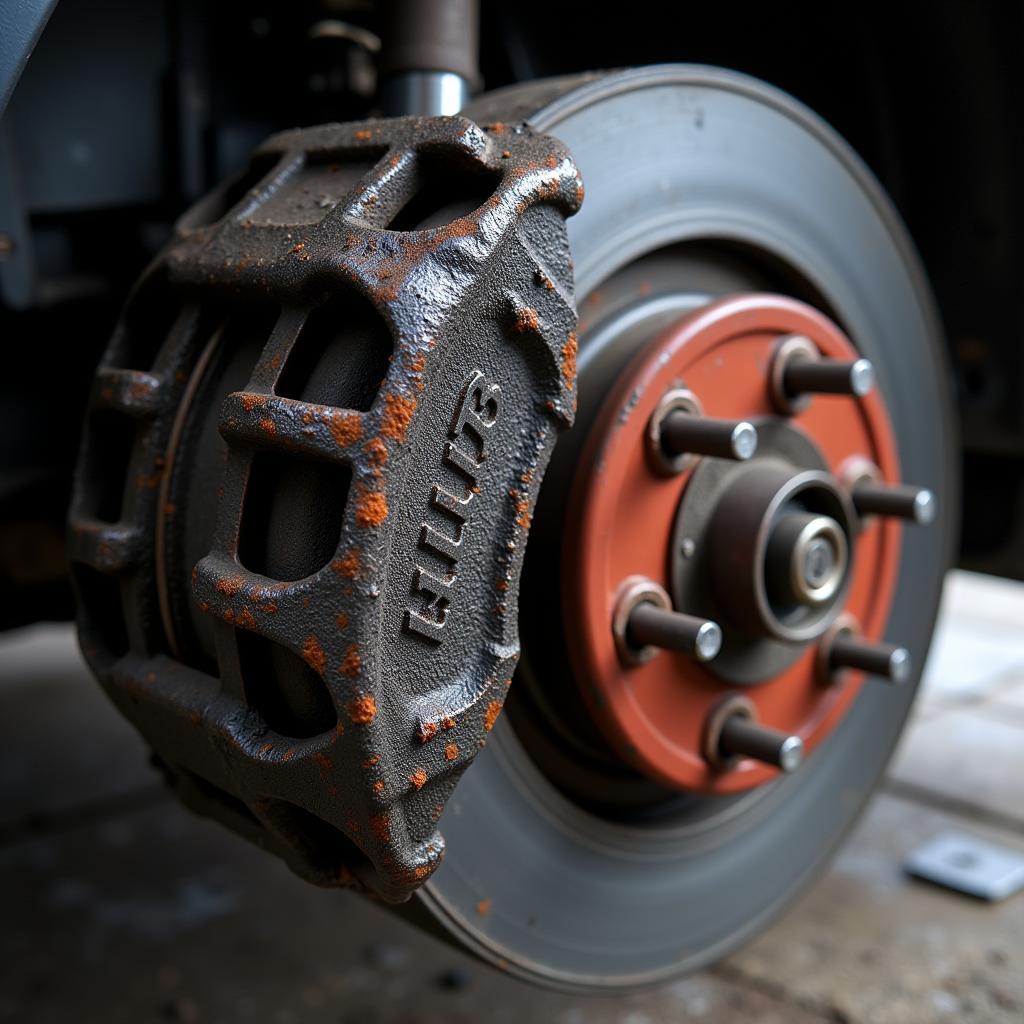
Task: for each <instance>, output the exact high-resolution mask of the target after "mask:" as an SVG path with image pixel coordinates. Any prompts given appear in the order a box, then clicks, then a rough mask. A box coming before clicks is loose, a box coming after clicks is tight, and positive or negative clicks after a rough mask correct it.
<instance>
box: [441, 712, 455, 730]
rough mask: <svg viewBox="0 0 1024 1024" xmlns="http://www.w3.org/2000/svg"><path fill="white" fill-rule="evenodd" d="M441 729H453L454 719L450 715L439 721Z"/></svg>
mask: <svg viewBox="0 0 1024 1024" xmlns="http://www.w3.org/2000/svg"><path fill="white" fill-rule="evenodd" d="M441 728H442V729H454V728H455V719H454V718H452V717H451V715H445V716H444V718H442V719H441Z"/></svg>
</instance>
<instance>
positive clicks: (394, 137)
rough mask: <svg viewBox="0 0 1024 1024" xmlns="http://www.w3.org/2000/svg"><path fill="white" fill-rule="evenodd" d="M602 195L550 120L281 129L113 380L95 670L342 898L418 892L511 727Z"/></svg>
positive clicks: (87, 472) (105, 438)
mask: <svg viewBox="0 0 1024 1024" xmlns="http://www.w3.org/2000/svg"><path fill="white" fill-rule="evenodd" d="M582 195H583V190H582V185H581V182H580V178H579V175H578V172H577V170H576V167H575V166H574V164H573V162H572V159H571V158H570V156H569V154H568V153H567V151H566V150H565V149H564V147H562V146H561V145H560V144H559V143H558V142H557V141H555V140H553V139H551V138H548V137H545V136H541V135H538V134H536V133H534V132H532V131H531V130H530V129H529V128H528V127H526V126H522V125H518V126H511V125H510V126H506V125H500V124H494V125H488V126H484V127H483V128H481V127H479V126H477V125H476V124H473V123H472V122H470V121H468V120H466V119H464V118H434V119H417V118H403V119H397V120H387V121H375V122H365V123H360V124H353V125H331V126H325V127H318V128H312V129H308V130H301V131H294V132H289V133H285V134H282V135H278V136H275V137H274V138H272V139H270V140H269V141H268V142H267V143H266V144H264V146H263V147H262V148H261V149H260V150H259V151H258V152H257V153H256V154H255V156H254V158H253V160H252V163H251V166H250V170H249V173H248V174H247V175H246V176H245V177H244V178H243V179H242V180H241V181H240V182H238V183H236V184H233V185H228V186H225V187H224V188H222V189H220V190H219V191H218V192H216V193H214V194H213V195H211V196H209V197H207V199H205V200H203V201H202V202H201V203H199V204H198V205H197V206H196V207H195V208H193V210H192V211H190V212H189V213H188V214H186V216H185V217H184V218H183V219H182V220H181V222H180V223H179V225H178V227H177V230H176V234H175V238H174V239H173V241H172V242H171V243H170V244H169V246H168V247H167V248H166V249H165V250H164V252H163V253H162V254H161V256H160V257H159V258H158V259H157V260H156V262H155V264H154V265H153V266H152V267H151V268H150V269H149V270H148V271H147V273H146V274H145V275H144V277H143V279H142V281H141V282H140V283H139V285H138V286H137V288H136V290H135V292H134V294H133V295H132V297H131V298H130V299H129V302H128V304H127V307H126V309H125V313H124V316H123V317H122V320H121V322H120V324H119V325H118V328H117V330H116V332H115V335H114V338H113V340H112V342H111V345H110V348H109V350H108V352H107V354H106V356H105V357H104V360H103V363H102V365H101V367H100V369H99V371H98V373H97V377H96V382H95V386H94V389H93V393H92V399H91V402H90V407H89V412H88V417H87V424H86V431H85V437H84V440H83V448H82V454H81V458H80V464H79V468H78V479H77V486H76V495H75V500H74V503H73V508H72V514H71V524H70V537H71V544H70V548H71V557H72V563H73V571H74V575H75V582H76V586H77V589H78V593H79V599H80V600H79V606H80V609H81V610H80V623H79V624H80V633H81V639H82V646H83V649H84V650H85V653H86V656H87V658H88V660H89V663H90V665H91V667H92V669H93V671H94V672H95V673H96V675H97V676H98V677H99V679H100V681H101V682H102V684H103V685H104V687H105V688H106V690H107V692H108V693H109V694H110V696H111V697H112V699H113V700H114V701H115V703H116V704H117V705H118V707H119V708H120V709H121V711H122V712H123V713H124V714H125V715H126V716H127V717H128V718H129V719H131V720H132V721H133V722H134V723H135V725H136V726H137V727H138V728H139V729H140V731H141V732H142V733H143V734H144V736H145V737H146V739H147V740H148V742H149V743H150V745H151V746H152V747H153V749H154V751H155V752H156V754H157V757H158V759H159V762H160V763H161V765H162V766H163V768H164V769H165V771H166V773H167V775H168V777H169V778H170V779H171V781H172V782H173V783H174V785H175V786H176V787H177V788H178V790H179V792H180V793H181V795H182V797H183V798H184V799H185V800H186V801H187V802H188V803H189V804H190V805H192V806H193V807H195V808H196V809H198V810H200V811H202V812H204V813H208V814H211V815H213V816H215V817H217V818H219V819H221V820H223V821H225V822H226V823H228V824H230V825H232V826H233V827H234V828H236V829H237V830H239V831H241V832H242V833H244V834H246V835H248V836H250V837H251V838H253V839H255V840H257V841H259V842H261V843H262V844H263V845H266V846H269V847H270V848H272V849H274V850H275V851H276V852H278V853H279V854H281V855H282V856H283V857H285V859H286V860H287V861H288V862H289V863H290V864H291V866H292V867H293V868H294V869H295V870H296V871H297V872H298V873H300V874H301V875H303V876H304V877H306V878H308V879H309V880H311V881H313V882H316V883H317V884H321V885H328V886H336V885H352V886H355V887H358V888H364V889H366V890H368V891H370V892H372V893H375V894H376V895H378V896H380V897H381V898H383V899H384V900H387V901H389V902H398V901H401V900H403V899H405V898H407V897H408V896H409V894H410V893H411V892H412V891H413V890H414V889H415V888H416V887H417V886H419V885H420V884H421V883H422V882H423V881H424V880H425V879H426V878H427V877H428V876H429V875H430V874H431V872H432V871H433V870H434V869H435V867H436V866H437V865H438V863H439V861H440V858H441V856H442V853H443V848H444V845H443V839H442V837H441V835H440V833H439V831H438V829H437V823H438V820H439V818H440V816H441V813H442V811H443V809H444V807H445V803H446V801H447V800H448V798H449V797H450V795H451V793H452V791H453V789H454V787H455V785H456V783H457V781H458V779H459V777H460V775H461V773H462V772H463V771H464V770H465V769H466V768H467V767H468V765H469V764H470V763H471V762H472V760H473V758H474V756H475V755H476V753H477V752H478V751H479V749H480V748H482V747H483V746H484V742H485V738H486V736H487V733H488V731H489V730H490V728H491V727H492V725H493V724H494V720H495V718H496V716H497V715H498V713H499V711H500V710H501V707H502V704H503V701H504V698H505V693H506V689H507V687H508V685H509V682H510V680H511V675H512V672H513V669H514V667H515V664H516V659H517V656H518V650H519V646H518V633H517V624H516V615H517V592H518V581H519V574H520V568H521V564H522V557H523V550H524V546H525V541H526V536H527V533H528V530H529V526H530V517H531V514H532V511H533V507H534V503H535V500H536V496H537V492H538V488H539V485H540V480H541V476H542V474H543V471H544V468H545V466H546V464H547V461H548V458H549V455H550V453H551V449H552V446H553V444H554V442H555V439H556V435H557V433H558V431H559V430H560V429H562V428H565V427H567V426H569V425H570V424H571V422H572V418H573V414H574V411H575V405H576V397H575V357H576V337H575V333H574V330H575V324H576V314H575V306H574V301H573V291H572V263H571V260H570V256H569V247H568V242H567V238H566V232H565V223H564V219H565V217H567V216H569V215H571V214H572V213H574V212H575V211H576V210H577V209H578V208H579V205H580V202H581V200H582Z"/></svg>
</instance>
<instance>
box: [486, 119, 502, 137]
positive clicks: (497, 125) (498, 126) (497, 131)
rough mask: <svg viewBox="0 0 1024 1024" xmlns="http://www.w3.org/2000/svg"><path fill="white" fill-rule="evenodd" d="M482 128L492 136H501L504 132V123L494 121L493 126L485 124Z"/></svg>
mask: <svg viewBox="0 0 1024 1024" xmlns="http://www.w3.org/2000/svg"><path fill="white" fill-rule="evenodd" d="M484 128H485V129H486V130H487V131H489V132H491V133H493V134H494V135H501V134H502V132H504V131H505V122H504V121H495V122H494V124H485V125H484Z"/></svg>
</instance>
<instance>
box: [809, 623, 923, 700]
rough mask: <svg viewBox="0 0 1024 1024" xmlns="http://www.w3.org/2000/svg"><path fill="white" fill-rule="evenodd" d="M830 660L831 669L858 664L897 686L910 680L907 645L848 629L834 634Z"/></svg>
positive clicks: (829, 650) (829, 666)
mask: <svg viewBox="0 0 1024 1024" xmlns="http://www.w3.org/2000/svg"><path fill="white" fill-rule="evenodd" d="M826 664H827V666H828V670H829V672H830V673H834V672H835V671H836V670H837V669H843V668H857V669H860V670H861V671H863V672H869V673H870V674H871V675H873V676H878V678H880V679H884V680H885V681H886V682H889V683H892V684H893V685H894V686H900V685H902V684H903V683H905V682H907V681H908V680H909V679H910V673H911V668H912V664H911V658H910V652H909V651H908V650H907V649H906V647H900V646H898V645H896V644H883V643H871V642H870V641H868V640H865V639H864V638H863V637H859V636H857V635H856V634H855V633H853V632H851V631H849V630H846V629H843V630H840V631H839V632H838V633H836V635H835V636H834V637H833V639H832V642H831V644H830V645H829V647H828V650H827V661H826Z"/></svg>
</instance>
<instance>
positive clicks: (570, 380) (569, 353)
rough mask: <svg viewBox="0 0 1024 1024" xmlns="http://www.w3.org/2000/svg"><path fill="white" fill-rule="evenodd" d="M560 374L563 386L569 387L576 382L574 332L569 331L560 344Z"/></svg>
mask: <svg viewBox="0 0 1024 1024" xmlns="http://www.w3.org/2000/svg"><path fill="white" fill-rule="evenodd" d="M562 376H563V377H564V378H565V386H566V387H569V388H571V387H572V386H573V384H574V383H575V382H576V332H575V331H570V332H569V337H568V338H566V340H565V344H564V345H563V346H562Z"/></svg>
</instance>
